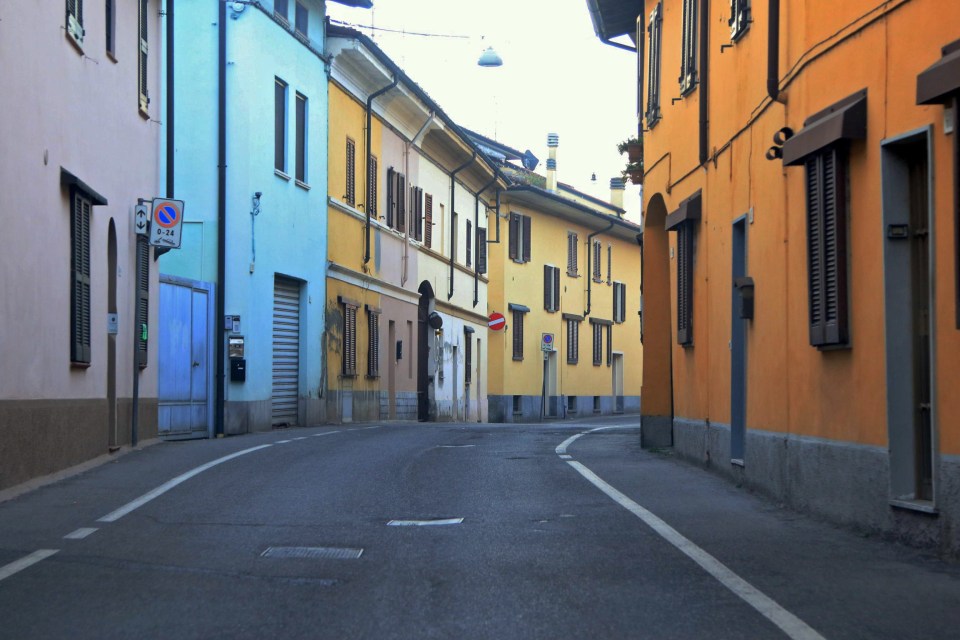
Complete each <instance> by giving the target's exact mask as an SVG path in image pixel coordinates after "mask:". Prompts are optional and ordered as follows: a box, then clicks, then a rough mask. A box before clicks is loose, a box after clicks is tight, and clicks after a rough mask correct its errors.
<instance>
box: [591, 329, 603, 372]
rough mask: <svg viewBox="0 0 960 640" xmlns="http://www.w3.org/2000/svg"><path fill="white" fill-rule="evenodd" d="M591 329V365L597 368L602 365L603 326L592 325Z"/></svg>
mask: <svg viewBox="0 0 960 640" xmlns="http://www.w3.org/2000/svg"><path fill="white" fill-rule="evenodd" d="M591 326H592V327H593V364H594V366H596V367H599V366H600V365H601V364H602V363H603V325H602V324H596V323H594V324H593V325H591Z"/></svg>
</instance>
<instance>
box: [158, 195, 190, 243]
mask: <svg viewBox="0 0 960 640" xmlns="http://www.w3.org/2000/svg"><path fill="white" fill-rule="evenodd" d="M151 220H152V222H153V223H152V225H151V229H150V244H152V245H153V246H155V247H167V248H169V249H179V248H180V225H181V224H182V223H183V200H171V199H169V198H154V200H153V216H152V217H151Z"/></svg>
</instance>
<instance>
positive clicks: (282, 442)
mask: <svg viewBox="0 0 960 640" xmlns="http://www.w3.org/2000/svg"><path fill="white" fill-rule="evenodd" d="M288 442H290V440H277V441H276V442H274V443H273V444H287V443H288Z"/></svg>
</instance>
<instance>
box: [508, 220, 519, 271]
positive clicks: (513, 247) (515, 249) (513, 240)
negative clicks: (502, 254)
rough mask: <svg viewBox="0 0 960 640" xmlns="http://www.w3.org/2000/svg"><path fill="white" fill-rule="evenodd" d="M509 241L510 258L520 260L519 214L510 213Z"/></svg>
mask: <svg viewBox="0 0 960 640" xmlns="http://www.w3.org/2000/svg"><path fill="white" fill-rule="evenodd" d="M509 232H510V243H509V255H510V259H511V260H520V216H519V215H518V214H516V213H511V214H510V229H509Z"/></svg>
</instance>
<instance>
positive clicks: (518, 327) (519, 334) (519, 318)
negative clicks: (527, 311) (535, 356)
mask: <svg viewBox="0 0 960 640" xmlns="http://www.w3.org/2000/svg"><path fill="white" fill-rule="evenodd" d="M513 359H514V360H523V312H522V311H514V312H513Z"/></svg>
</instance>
